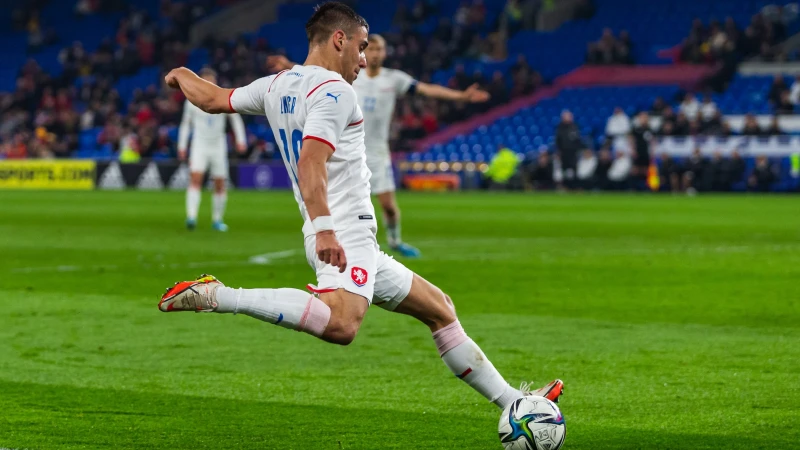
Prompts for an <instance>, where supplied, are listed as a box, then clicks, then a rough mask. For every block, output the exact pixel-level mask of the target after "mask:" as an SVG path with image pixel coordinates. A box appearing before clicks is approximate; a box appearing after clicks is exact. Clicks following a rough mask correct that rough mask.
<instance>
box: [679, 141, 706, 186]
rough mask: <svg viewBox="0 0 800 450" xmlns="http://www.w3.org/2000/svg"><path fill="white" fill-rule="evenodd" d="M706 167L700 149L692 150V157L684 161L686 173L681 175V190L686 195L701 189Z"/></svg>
mask: <svg viewBox="0 0 800 450" xmlns="http://www.w3.org/2000/svg"><path fill="white" fill-rule="evenodd" d="M707 165H708V164H707V161H706V159H705V158H704V157H703V154H702V153H701V152H700V149H699V148H696V149H694V152H693V153H692V156H690V157H689V159H688V160H687V161H686V171H685V172H684V173H683V190H684V191H685V192H686V193H687V194H689V195H693V194H696V193H697V191H698V190H700V189H702V188H703V180H704V179H705V176H706V170H707Z"/></svg>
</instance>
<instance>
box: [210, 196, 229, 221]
mask: <svg viewBox="0 0 800 450" xmlns="http://www.w3.org/2000/svg"><path fill="white" fill-rule="evenodd" d="M227 204H228V193H227V192H223V193H222V194H216V193H215V194H214V197H213V198H212V199H211V206H212V212H211V219H212V220H213V221H214V222H222V218H223V217H224V216H225V206H226V205H227Z"/></svg>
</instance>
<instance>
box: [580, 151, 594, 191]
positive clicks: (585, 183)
mask: <svg viewBox="0 0 800 450" xmlns="http://www.w3.org/2000/svg"><path fill="white" fill-rule="evenodd" d="M595 170H597V157H596V156H595V155H594V152H593V151H591V150H588V149H587V150H584V151H583V152H581V159H580V160H579V161H578V170H577V172H578V188H579V189H585V190H590V189H592V188H594V172H595Z"/></svg>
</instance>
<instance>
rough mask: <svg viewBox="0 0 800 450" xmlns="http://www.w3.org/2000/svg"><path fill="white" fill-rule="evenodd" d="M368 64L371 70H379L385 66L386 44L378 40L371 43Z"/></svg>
mask: <svg viewBox="0 0 800 450" xmlns="http://www.w3.org/2000/svg"><path fill="white" fill-rule="evenodd" d="M366 55H367V64H368V65H369V68H370V69H377V68H379V67H381V66H383V61H384V60H386V44H385V43H384V42H383V41H382V40H380V39H376V40H373V41H371V42H370V43H369V47H367V51H366Z"/></svg>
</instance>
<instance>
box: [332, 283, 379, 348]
mask: <svg viewBox="0 0 800 450" xmlns="http://www.w3.org/2000/svg"><path fill="white" fill-rule="evenodd" d="M320 299H321V300H323V301H324V302H325V303H326V304H327V305H328V306H329V307H330V309H331V317H330V321H329V322H328V326H327V327H326V328H325V333H324V334H323V336H322V338H323V339H324V340H326V341H328V342H331V343H334V344H339V345H349V344H350V343H352V342H353V340H355V338H356V335H357V334H358V330H359V328H361V322H362V321H363V320H364V315H365V314H366V312H367V308H368V307H369V302H367V301H366V299H364V297H361V296H360V295H355V294H351V293H349V292H345V291H344V290H339V291H337V292H332V293H330V294H323V296H321V297H320Z"/></svg>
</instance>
